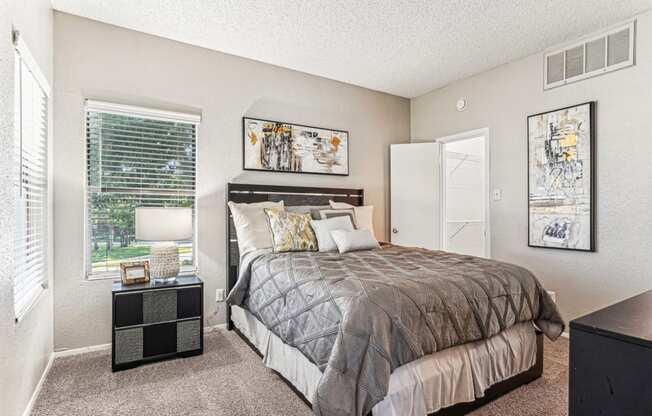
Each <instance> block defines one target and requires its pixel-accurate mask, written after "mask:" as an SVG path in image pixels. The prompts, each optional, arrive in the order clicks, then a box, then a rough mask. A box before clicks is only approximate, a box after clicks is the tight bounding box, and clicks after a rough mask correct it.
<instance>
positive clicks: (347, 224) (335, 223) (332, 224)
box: [310, 216, 354, 252]
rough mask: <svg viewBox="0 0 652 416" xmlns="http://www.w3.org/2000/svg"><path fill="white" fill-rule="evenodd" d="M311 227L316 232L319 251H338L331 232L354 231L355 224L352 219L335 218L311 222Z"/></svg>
mask: <svg viewBox="0 0 652 416" xmlns="http://www.w3.org/2000/svg"><path fill="white" fill-rule="evenodd" d="M310 226H311V227H312V230H313V231H314V232H315V236H316V237H317V245H318V246H319V251H321V252H325V251H337V245H336V244H335V241H334V240H333V237H331V231H335V230H344V231H353V229H354V228H353V223H352V222H351V218H349V217H348V216H346V217H333V218H328V219H325V220H312V221H310Z"/></svg>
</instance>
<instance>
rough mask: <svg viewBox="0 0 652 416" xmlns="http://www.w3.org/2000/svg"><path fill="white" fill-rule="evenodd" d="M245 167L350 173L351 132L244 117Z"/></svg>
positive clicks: (279, 170) (316, 172)
mask: <svg viewBox="0 0 652 416" xmlns="http://www.w3.org/2000/svg"><path fill="white" fill-rule="evenodd" d="M242 132H243V138H242V140H243V144H242V146H243V160H242V162H243V169H244V170H256V171H271V172H293V173H315V174H322V175H343V176H346V175H348V174H349V133H348V132H346V131H342V130H330V129H325V128H320V127H311V126H303V125H300V124H291V123H285V122H280V121H273V120H260V119H256V118H249V117H243V118H242Z"/></svg>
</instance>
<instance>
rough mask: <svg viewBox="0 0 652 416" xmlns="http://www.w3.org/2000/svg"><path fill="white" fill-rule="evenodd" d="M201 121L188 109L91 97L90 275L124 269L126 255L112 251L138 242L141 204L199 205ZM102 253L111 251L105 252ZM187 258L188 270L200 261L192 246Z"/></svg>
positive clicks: (184, 259) (184, 258) (184, 262)
mask: <svg viewBox="0 0 652 416" xmlns="http://www.w3.org/2000/svg"><path fill="white" fill-rule="evenodd" d="M198 121H199V119H198V118H197V117H194V116H188V115H185V114H178V113H168V112H155V111H153V110H148V109H141V108H137V107H129V106H119V105H115V104H109V103H99V102H93V101H88V102H87V105H86V139H87V155H86V157H87V169H88V170H87V189H88V191H87V197H88V201H87V204H88V212H87V216H88V228H89V230H88V231H89V232H88V239H89V241H88V243H87V246H88V249H89V251H90V253H91V256H89V257H90V259H89V261H87V264H88V266H89V268H90V270H89V271H90V273H89V274H90V275H95V276H97V275H101V274H103V273H109V274H115V273H116V272H117V270H119V269H118V266H119V262H118V261H117V260H116V259H117V258H118V257H120V256H117V255H115V254H113V255H112V254H109V253H110V252H113V253H117V250H115V248H114V247H121V248H122V249H123V250H122V251H123V252H126V249H127V248H129V247H134V244H133V242H134V234H135V230H134V218H135V208H136V207H140V206H150V207H191V208H194V206H195V164H196V136H197V124H198ZM161 226H164V224H161ZM133 252H134V253H136V254H138V250H136V249H134V250H133ZM97 253H106V254H102V256H103V257H102V258H100V257H99V256H98V255H97ZM141 254H142V252H141ZM181 258H182V270H184V269H185V270H188V269H192V268H193V267H194V259H193V254H192V252H190V253H188V252H185V253H184V252H183V251H182V253H181ZM130 259H131V258H130ZM125 260H126V259H125ZM131 260H133V259H131Z"/></svg>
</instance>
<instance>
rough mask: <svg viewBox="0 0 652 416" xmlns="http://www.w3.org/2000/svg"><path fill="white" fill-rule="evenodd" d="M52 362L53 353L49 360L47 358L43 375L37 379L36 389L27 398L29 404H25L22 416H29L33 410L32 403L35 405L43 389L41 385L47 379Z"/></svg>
mask: <svg viewBox="0 0 652 416" xmlns="http://www.w3.org/2000/svg"><path fill="white" fill-rule="evenodd" d="M53 361H54V353H52V354H50V358H48V363H47V365H46V366H45V369H44V370H43V374H41V378H40V379H39V381H38V383H37V384H36V388H35V389H34V392H33V393H32V397H30V398H29V402H27V407H25V411H24V412H23V416H29V415H31V414H32V409H33V408H34V403H36V399H37V398H38V395H39V394H40V393H41V389H42V388H43V384H44V383H45V379H46V378H47V376H48V374H49V373H50V369H51V368H52V362H53Z"/></svg>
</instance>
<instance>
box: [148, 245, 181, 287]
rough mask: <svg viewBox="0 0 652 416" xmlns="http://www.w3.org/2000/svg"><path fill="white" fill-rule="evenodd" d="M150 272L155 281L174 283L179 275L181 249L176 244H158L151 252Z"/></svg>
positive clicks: (153, 246)
mask: <svg viewBox="0 0 652 416" xmlns="http://www.w3.org/2000/svg"><path fill="white" fill-rule="evenodd" d="M149 271H150V274H151V276H152V278H153V279H155V280H158V281H165V282H172V281H174V280H175V279H176V278H177V276H178V275H179V247H178V246H177V245H176V243H156V244H154V245H152V247H151V248H150V251H149Z"/></svg>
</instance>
